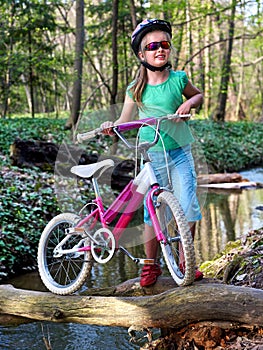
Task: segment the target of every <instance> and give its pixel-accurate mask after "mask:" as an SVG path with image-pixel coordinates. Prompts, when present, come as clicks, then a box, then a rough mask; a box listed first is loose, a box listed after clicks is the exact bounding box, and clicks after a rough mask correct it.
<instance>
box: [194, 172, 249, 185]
mask: <svg viewBox="0 0 263 350" xmlns="http://www.w3.org/2000/svg"><path fill="white" fill-rule="evenodd" d="M242 181H248V180H246V179H244V178H243V177H242V176H241V175H240V174H238V173H222V174H221V173H218V174H202V175H198V177H197V182H198V184H200V185H204V184H220V183H224V182H227V183H229V182H242Z"/></svg>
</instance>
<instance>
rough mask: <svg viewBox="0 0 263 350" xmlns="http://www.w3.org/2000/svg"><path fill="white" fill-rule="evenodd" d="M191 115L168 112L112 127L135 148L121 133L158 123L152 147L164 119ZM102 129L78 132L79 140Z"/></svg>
mask: <svg viewBox="0 0 263 350" xmlns="http://www.w3.org/2000/svg"><path fill="white" fill-rule="evenodd" d="M190 117H191V114H167V115H166V116H163V117H159V118H155V117H151V118H145V119H141V120H134V121H131V122H128V123H123V124H119V125H115V126H113V127H112V130H113V132H114V133H115V134H116V135H117V136H118V137H119V138H120V139H121V140H122V141H123V142H124V143H125V144H126V145H127V146H128V147H129V148H134V147H133V146H131V145H130V144H129V143H127V140H126V139H125V138H124V137H123V136H122V135H121V134H120V133H121V132H125V131H129V130H133V129H139V128H141V127H143V126H150V125H155V124H156V125H157V128H156V133H155V137H154V140H153V141H152V142H151V143H148V144H149V147H151V146H153V145H155V144H156V143H157V142H158V139H159V127H160V124H161V122H162V121H163V120H171V119H178V118H180V119H181V118H182V119H185V118H190ZM102 131H103V129H102V128H97V129H94V130H91V131H88V132H85V133H83V134H77V141H78V142H79V143H80V142H82V141H85V140H89V139H92V138H94V137H95V136H97V135H99V134H101V133H102Z"/></svg>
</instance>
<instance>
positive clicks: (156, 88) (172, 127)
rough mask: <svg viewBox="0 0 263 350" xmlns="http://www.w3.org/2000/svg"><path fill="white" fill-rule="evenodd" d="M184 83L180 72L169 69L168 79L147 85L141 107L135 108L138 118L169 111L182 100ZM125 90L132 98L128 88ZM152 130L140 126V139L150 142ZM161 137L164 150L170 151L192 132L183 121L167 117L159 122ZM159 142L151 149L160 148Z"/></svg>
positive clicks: (185, 140)
mask: <svg viewBox="0 0 263 350" xmlns="http://www.w3.org/2000/svg"><path fill="white" fill-rule="evenodd" d="M187 82H188V78H187V75H186V73H185V72H184V71H173V70H171V71H170V73H169V77H168V79H167V80H166V81H165V82H163V83H161V84H158V85H149V84H147V85H146V86H145V88H144V91H143V94H142V103H143V107H142V108H139V118H140V119H144V118H148V117H162V116H165V115H167V114H173V113H175V112H176V110H177V109H178V107H179V106H180V105H181V104H182V103H183V96H182V93H183V90H184V88H185V86H186V84H187ZM133 83H134V82H132V83H131V84H130V85H129V86H128V88H127V93H128V94H129V96H130V97H131V98H132V93H131V91H130V88H131V86H132V84H133ZM154 133H155V131H154V129H153V128H152V127H149V126H146V127H143V128H142V129H141V131H140V140H141V141H152V140H153V138H154ZM160 133H161V136H162V139H163V142H164V145H165V148H166V150H172V149H175V148H178V147H183V146H185V145H187V144H189V143H191V142H193V141H194V138H193V135H192V133H191V131H190V129H189V126H188V123H187V122H179V123H175V122H173V121H171V120H166V121H163V122H162V124H161V132H160ZM162 149H163V146H162V142H161V140H160V139H159V141H158V143H157V145H156V146H154V147H152V148H151V151H153V150H155V151H157V150H162Z"/></svg>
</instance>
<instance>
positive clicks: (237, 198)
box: [0, 169, 263, 350]
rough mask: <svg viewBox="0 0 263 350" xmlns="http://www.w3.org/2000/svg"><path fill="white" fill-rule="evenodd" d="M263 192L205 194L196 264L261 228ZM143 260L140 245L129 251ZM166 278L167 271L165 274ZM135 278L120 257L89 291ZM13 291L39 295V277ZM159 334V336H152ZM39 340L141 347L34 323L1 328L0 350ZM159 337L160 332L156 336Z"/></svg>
mask: <svg viewBox="0 0 263 350" xmlns="http://www.w3.org/2000/svg"><path fill="white" fill-rule="evenodd" d="M242 176H244V177H246V178H248V179H249V180H250V181H256V182H261V183H263V169H255V170H252V171H249V172H243V173H242ZM259 206H263V189H257V190H243V191H229V190H228V191H216V192H210V193H208V195H207V198H206V203H205V207H204V209H203V219H202V220H201V221H200V222H199V223H198V225H197V230H196V237H195V248H196V255H197V261H198V263H199V264H200V263H202V262H203V261H205V260H209V259H212V258H213V257H214V256H215V254H216V253H218V252H220V251H222V250H223V249H224V246H225V244H226V243H227V242H228V241H230V240H235V239H237V238H239V237H242V235H243V234H246V233H247V232H248V231H249V230H251V229H257V228H260V227H262V226H263V211H262V210H258V209H257V207H259ZM133 249H134V251H133V254H135V255H137V256H141V251H142V249H143V247H142V246H139V247H135V248H133ZM164 272H165V274H168V273H167V271H164ZM138 275H139V270H138V267H137V266H136V265H135V264H134V263H133V262H131V261H130V260H129V259H128V258H127V257H125V256H123V255H122V254H117V256H115V257H114V258H113V259H112V260H111V261H110V262H109V263H108V264H106V265H104V266H96V268H95V269H94V271H93V275H92V279H91V281H90V282H89V284H90V285H91V286H93V287H99V286H100V287H105V286H110V285H115V284H118V283H120V282H121V281H124V280H127V279H129V278H134V277H137V276H138ZM10 283H12V284H13V285H14V286H16V287H17V288H25V289H35V290H43V286H42V284H41V283H40V281H39V278H38V274H37V273H31V274H29V275H27V276H20V277H19V278H16V279H15V280H12V281H10ZM156 332H157V331H156ZM43 336H45V337H46V338H48V337H49V338H50V342H51V345H52V349H53V350H75V349H76V350H108V349H111V350H122V349H123V350H124V349H125V350H129V349H139V348H140V346H138V345H135V344H133V343H131V342H130V336H129V335H128V332H127V329H126V328H121V327H100V326H90V325H80V324H72V323H70V324H54V323H49V322H33V323H30V324H23V325H19V326H17V327H3V326H0V349H1V350H2V349H3V350H6V349H12V350H28V349H38V350H42V349H43V350H45V349H46V347H45V345H44V341H43ZM156 336H158V332H157V334H156Z"/></svg>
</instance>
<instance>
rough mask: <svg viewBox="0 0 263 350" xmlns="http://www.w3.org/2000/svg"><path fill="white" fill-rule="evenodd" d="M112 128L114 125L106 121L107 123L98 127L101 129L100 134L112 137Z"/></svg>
mask: <svg viewBox="0 0 263 350" xmlns="http://www.w3.org/2000/svg"><path fill="white" fill-rule="evenodd" d="M113 126H114V123H113V122H111V121H107V122H104V123H102V124H101V125H100V127H101V129H102V130H101V132H102V134H104V135H110V136H113V135H114V132H113V131H112V128H113Z"/></svg>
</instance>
